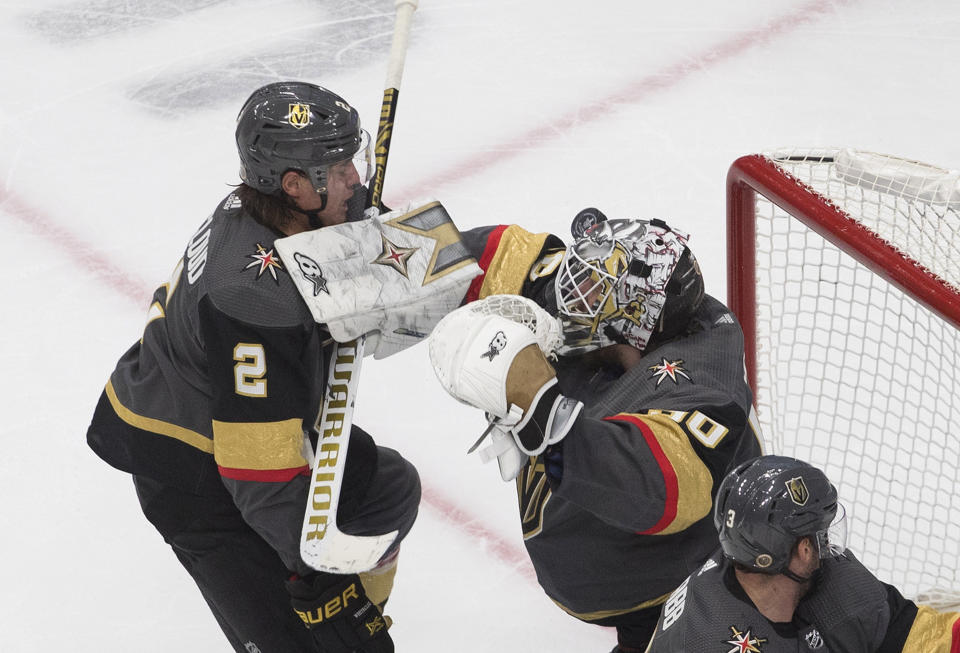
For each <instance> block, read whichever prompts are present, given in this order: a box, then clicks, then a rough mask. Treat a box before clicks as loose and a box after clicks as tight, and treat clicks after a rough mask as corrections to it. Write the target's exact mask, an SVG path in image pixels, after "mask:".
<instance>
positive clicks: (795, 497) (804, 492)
mask: <svg viewBox="0 0 960 653" xmlns="http://www.w3.org/2000/svg"><path fill="white" fill-rule="evenodd" d="M784 485H786V486H787V491H788V492H789V493H790V499H791V500H792V501H793V502H794V503H795V504H797V505H798V506H802V505H806V503H807V499H809V498H810V490H808V489H807V484H806V483H804V482H803V477H802V476H797V477H796V478H791V479H790V480H789V481H784Z"/></svg>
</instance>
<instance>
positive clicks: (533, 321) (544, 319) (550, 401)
mask: <svg viewBox="0 0 960 653" xmlns="http://www.w3.org/2000/svg"><path fill="white" fill-rule="evenodd" d="M558 329H559V327H558V326H557V323H556V320H555V318H553V317H551V316H550V315H549V314H547V312H546V311H544V310H543V309H542V308H540V307H539V306H537V305H536V304H535V303H534V302H532V301H531V300H528V299H525V298H523V297H519V296H510V297H504V296H494V297H490V298H487V299H485V300H482V301H480V302H475V303H472V304H468V305H466V306H462V307H460V308H458V309H457V310H455V311H453V312H452V313H450V314H449V315H447V316H446V317H444V318H443V319H442V320H441V321H440V323H439V324H438V325H437V326H436V328H435V329H434V330H433V333H432V334H431V336H430V361H431V363H432V364H433V369H434V371H435V372H436V374H437V378H438V379H439V380H440V383H441V385H443V387H444V389H445V390H446V391H447V392H448V393H449V394H450V395H451V396H452V397H454V398H455V399H457V400H459V401H461V402H463V403H465V404H468V405H470V406H473V407H475V408H480V409H482V410H484V411H485V412H486V413H487V418H488V419H489V420H490V422H491V423H490V427H489V428H488V429H487V431H486V432H485V433H484V436H481V439H480V441H478V443H477V445H479V444H480V442H482V440H483V439H484V437H485V436H486V435H487V434H490V433H492V440H493V444H492V445H491V446H490V447H488V449H487V450H486V451H482V452H481V456H482V457H483V459H484V462H486V461H487V460H489V459H490V458H492V457H493V456H496V457H497V459H498V461H499V464H500V474H501V476H502V477H503V479H504V480H505V481H509V480H512V479H514V478H516V476H517V474H519V473H520V470H521V469H522V468H523V465H524V464H525V462H526V459H527V457H529V456H537V455H539V454H541V453H543V451H544V450H545V449H546V448H547V447H548V446H549V445H551V444H555V443H557V442H559V441H560V440H562V439H563V438H564V437H565V436H566V435H567V433H569V431H570V429H571V427H572V426H573V423H574V421H575V420H576V418H577V416H578V415H579V413H580V410H581V409H582V408H583V404H582V403H580V402H579V401H574V400H572V399H569V398H567V397H565V396H563V395H562V394H560V388H559V386H558V385H557V374H556V372H555V371H554V369H553V366H552V365H551V364H550V362H549V361H548V360H547V356H548V355H552V351H553V348H554V347H555V346H556V344H557V343H558V342H559V340H558V338H557V334H558V332H559V331H558ZM477 445H474V448H476V446H477ZM472 450H473V449H471V451H472Z"/></svg>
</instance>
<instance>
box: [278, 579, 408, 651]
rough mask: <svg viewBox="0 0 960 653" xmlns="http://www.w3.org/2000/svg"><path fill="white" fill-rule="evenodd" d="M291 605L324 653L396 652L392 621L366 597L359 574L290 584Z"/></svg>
mask: <svg viewBox="0 0 960 653" xmlns="http://www.w3.org/2000/svg"><path fill="white" fill-rule="evenodd" d="M287 591H288V592H289V593H290V597H291V600H290V603H291V605H293V609H294V610H295V611H296V612H297V615H298V616H299V617H300V619H301V621H303V624H304V625H305V626H306V627H307V628H308V629H309V630H310V634H311V635H312V636H313V639H314V641H315V642H316V645H317V650H318V651H323V652H324V653H360V652H362V653H393V652H394V647H393V640H392V639H391V638H390V634H389V633H388V632H387V628H389V627H390V621H389V619H388V618H387V617H384V616H383V614H382V613H381V612H380V608H378V607H377V606H376V605H374V604H373V603H372V602H371V601H370V599H368V598H367V595H366V592H365V591H364V589H363V583H361V581H360V577H359V576H357V575H356V574H348V575H335V574H316V575H315V576H313V577H311V578H310V579H309V580H308V579H305V578H300V577H298V576H295V577H294V578H292V579H290V580H289V581H287Z"/></svg>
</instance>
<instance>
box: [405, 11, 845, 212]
mask: <svg viewBox="0 0 960 653" xmlns="http://www.w3.org/2000/svg"><path fill="white" fill-rule="evenodd" d="M850 2H852V0H813V1H812V2H807V3H804V4H802V5H800V6H799V7H797V8H796V9H794V10H793V11H790V12H788V13H786V14H784V15H782V16H779V17H777V18H773V19H771V20H770V21H769V22H767V23H765V24H764V25H762V26H760V27H759V28H757V29H753V30H750V31H748V32H742V33H739V34H737V35H736V36H734V37H733V38H731V39H729V40H727V41H721V42H720V43H714V44H711V45H709V46H708V47H707V48H706V49H704V50H702V51H700V52H698V53H695V54H693V55H692V56H689V57H686V56H685V57H683V58H682V59H681V60H680V61H678V62H677V63H674V64H671V65H668V66H666V67H665V68H662V69H660V70H658V71H656V72H654V73H652V74H650V75H646V76H644V77H641V78H640V79H638V80H637V81H635V82H633V83H632V84H629V85H627V86H626V87H625V88H623V89H621V90H619V91H617V92H615V93H611V94H610V95H608V96H607V97H604V98H601V99H598V100H596V101H594V102H590V103H588V104H584V105H581V106H579V107H577V108H576V109H574V110H573V111H570V112H569V113H567V114H565V115H562V116H560V117H558V118H556V119H555V120H553V121H551V122H548V123H546V124H544V125H541V126H540V127H536V128H534V129H532V130H529V131H527V132H524V133H521V134H518V135H517V136H515V137H513V138H508V139H505V140H504V142H503V143H502V144H501V145H499V146H497V145H494V146H492V147H490V148H489V149H486V150H484V151H483V152H480V153H477V154H475V155H473V156H470V157H468V158H467V159H465V160H463V161H461V162H460V163H458V164H457V165H454V166H452V167H451V168H449V169H448V170H446V171H445V172H442V173H439V174H437V175H434V176H433V177H431V178H430V179H427V180H425V181H423V182H422V183H419V184H416V185H414V186H411V187H409V188H403V189H400V190H399V191H398V192H397V193H396V196H397V197H405V198H416V197H435V196H436V191H437V189H438V188H441V187H443V186H445V185H448V184H453V183H457V182H459V181H462V180H463V179H468V178H469V177H471V176H473V175H475V174H477V173H478V172H482V171H484V170H486V169H487V168H491V167H493V166H495V165H497V164H499V163H502V162H503V161H506V160H509V159H511V158H513V157H516V156H519V155H521V154H523V153H525V152H526V151H528V150H531V149H536V148H537V147H539V146H540V145H542V144H544V143H546V142H549V141H551V140H554V139H556V138H558V137H562V136H563V135H564V134H565V133H567V132H569V131H570V130H571V129H575V128H576V127H579V126H582V125H587V124H591V123H595V122H597V121H599V120H604V119H606V118H608V117H609V116H610V115H611V114H614V113H615V112H617V111H619V110H620V109H621V108H622V107H623V106H625V105H631V104H638V103H639V102H641V101H643V100H645V99H647V98H648V97H650V96H652V95H655V94H656V93H658V92H660V91H666V90H669V89H671V88H673V87H675V86H677V85H679V84H681V83H682V82H685V81H686V80H687V79H688V78H689V77H691V76H692V75H695V74H696V73H699V72H703V71H704V70H707V69H709V68H711V67H714V66H716V65H718V64H723V63H725V62H727V61H729V60H730V59H732V58H734V57H736V56H737V55H739V54H742V53H743V52H744V51H746V50H748V49H750V48H752V47H754V46H757V45H761V44H764V43H768V42H770V41H772V40H773V39H774V37H777V36H782V35H785V34H788V33H790V32H791V31H793V30H794V29H796V28H798V27H800V26H802V25H805V24H807V23H810V22H812V21H814V20H816V19H818V18H819V17H820V16H821V15H823V14H825V13H828V12H830V11H831V10H832V9H833V8H834V7H837V6H839V5H842V4H848V3H850ZM391 195H394V193H392V192H391ZM389 204H390V203H388V205H389ZM398 204H399V203H398Z"/></svg>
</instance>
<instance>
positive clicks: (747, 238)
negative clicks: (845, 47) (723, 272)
mask: <svg viewBox="0 0 960 653" xmlns="http://www.w3.org/2000/svg"><path fill="white" fill-rule="evenodd" d="M727 256H728V269H727V300H728V303H729V305H730V308H731V309H732V310H733V311H734V313H735V314H736V315H737V317H738V319H739V320H740V323H741V325H742V326H743V331H744V338H745V343H746V366H747V374H748V377H749V379H750V382H751V386H752V387H753V389H754V393H755V396H756V403H757V414H758V417H759V420H760V424H761V427H762V429H763V436H764V441H765V450H766V452H767V453H778V454H783V455H790V456H795V457H797V458H802V459H805V460H808V461H810V462H811V463H813V464H816V465H818V466H821V467H823V468H825V469H826V471H827V473H828V475H829V476H830V477H831V479H833V480H834V482H835V483H836V484H837V485H838V488H839V490H840V496H841V500H842V501H843V502H844V503H845V505H846V506H847V508H848V512H849V521H850V524H849V527H850V537H849V543H850V545H851V548H852V549H853V550H854V551H855V552H856V553H857V554H858V555H859V556H860V557H861V559H863V560H864V562H865V563H866V564H867V565H868V567H870V568H871V569H873V570H874V571H875V572H876V573H877V574H878V576H879V577H880V578H881V579H883V580H886V581H887V582H891V583H893V584H895V585H897V586H898V587H900V588H901V590H903V591H904V592H905V593H907V594H908V595H911V596H913V597H918V596H921V597H922V598H928V599H929V598H930V593H931V592H933V591H934V590H936V591H938V592H940V593H941V594H942V595H945V596H944V598H945V602H946V603H948V604H949V603H953V602H955V601H956V600H957V596H958V592H960V571H958V569H960V485H958V484H957V483H956V481H955V480H954V479H955V478H956V477H957V476H958V475H960V473H958V467H960V370H958V365H960V173H957V172H955V171H950V170H945V169H942V168H937V167H935V166H930V165H927V164H924V163H920V162H917V161H910V160H906V159H902V158H899V157H892V156H887V155H880V154H875V153H870V152H860V151H856V150H852V149H840V148H835V149H834V148H830V149H817V150H812V149H811V150H778V151H775V152H770V153H767V154H753V155H749V156H744V157H741V158H739V159H737V161H735V162H734V163H733V165H732V166H731V167H730V171H729V173H728V176H727Z"/></svg>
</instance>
